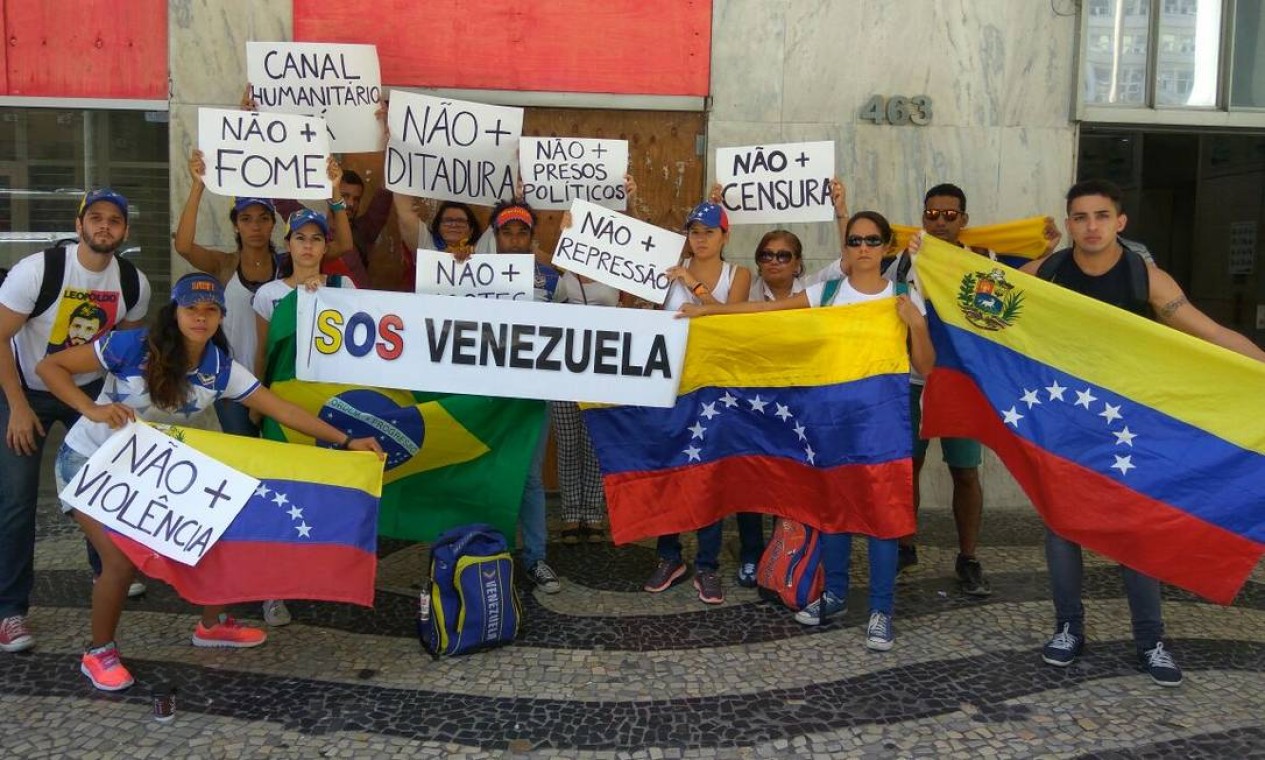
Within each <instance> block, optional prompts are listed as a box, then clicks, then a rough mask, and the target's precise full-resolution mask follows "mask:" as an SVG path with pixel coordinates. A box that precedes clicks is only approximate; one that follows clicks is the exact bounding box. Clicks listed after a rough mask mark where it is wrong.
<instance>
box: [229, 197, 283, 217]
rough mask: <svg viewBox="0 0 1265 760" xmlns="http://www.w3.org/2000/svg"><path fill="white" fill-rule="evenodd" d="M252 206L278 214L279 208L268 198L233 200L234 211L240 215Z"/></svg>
mask: <svg viewBox="0 0 1265 760" xmlns="http://www.w3.org/2000/svg"><path fill="white" fill-rule="evenodd" d="M250 206H263V207H264V208H266V209H268V210H269V211H271V212H272V213H274V214H275V213H277V207H276V206H274V205H273V204H272V201H270V200H268V199H267V198H235V199H234V200H233V210H234V211H236V212H237V213H239V214H240V213H242V212H243V211H245V210H246V209H247V208H249V207H250Z"/></svg>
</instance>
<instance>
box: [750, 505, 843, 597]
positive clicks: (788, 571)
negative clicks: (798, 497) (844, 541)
mask: <svg viewBox="0 0 1265 760" xmlns="http://www.w3.org/2000/svg"><path fill="white" fill-rule="evenodd" d="M820 538H821V531H819V530H817V529H816V528H810V527H808V526H807V525H803V524H801V523H797V522H795V521H794V520H787V519H786V518H783V517H779V518H778V519H777V521H776V522H775V523H774V524H773V536H772V537H771V538H770V539H769V543H768V544H767V545H766V546H765V547H764V554H763V556H761V557H760V564H759V565H758V566H757V567H756V584H757V585H758V586H759V587H760V596H761V597H763V598H765V599H771V600H776V601H780V602H782V604H785V605H786V606H787V607H790V608H791V609H793V610H796V611H798V610H802V609H804V608H805V607H807V606H808V605H809V604H810V603H811V602H813V601H815V600H817V599H819V598H820V597H821V592H822V591H823V590H824V589H825V587H826V574H825V570H824V568H823V567H822V564H821V540H820Z"/></svg>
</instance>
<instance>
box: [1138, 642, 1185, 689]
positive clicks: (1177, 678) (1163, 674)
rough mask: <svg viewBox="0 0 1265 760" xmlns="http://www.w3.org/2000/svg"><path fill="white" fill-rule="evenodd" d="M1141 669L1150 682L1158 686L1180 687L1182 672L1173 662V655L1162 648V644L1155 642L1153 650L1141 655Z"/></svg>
mask: <svg viewBox="0 0 1265 760" xmlns="http://www.w3.org/2000/svg"><path fill="white" fill-rule="evenodd" d="M1142 667H1143V669H1145V670H1146V672H1147V673H1148V674H1149V675H1150V676H1151V680H1152V681H1154V682H1156V683H1157V684H1159V685H1160V686H1168V687H1170V688H1171V687H1174V686H1181V685H1182V671H1181V668H1179V667H1177V663H1176V661H1174V660H1173V653H1172V652H1170V651H1168V650H1167V649H1165V648H1164V642H1162V641H1157V642H1155V648H1153V649H1148V650H1146V651H1145V652H1143V653H1142Z"/></svg>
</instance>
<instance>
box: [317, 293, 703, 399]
mask: <svg viewBox="0 0 1265 760" xmlns="http://www.w3.org/2000/svg"><path fill="white" fill-rule="evenodd" d="M688 335H689V320H688V319H676V315H674V314H670V313H666V312H662V311H647V310H644V309H612V308H608V307H603V306H577V305H567V306H563V305H560V304H551V303H539V302H535V301H499V300H483V299H474V298H449V297H447V296H429V295H417V294H411V293H390V292H386V291H376V290H341V289H338V288H319V289H318V290H316V291H315V292H309V291H307V290H302V289H301V290H300V291H299V304H298V335H297V341H298V346H297V354H296V357H295V359H296V360H295V373H296V374H297V376H298V378H299V379H300V380H311V381H316V382H328V383H348V384H357V385H376V386H382V387H387V388H401V389H405V390H415V391H438V392H448V393H467V394H472V395H476V396H505V397H509V398H532V399H545V400H559V401H591V402H599V403H612V404H636V405H640V406H657V407H670V406H672V405H673V404H675V403H676V391H677V386H678V385H679V384H680V381H681V367H682V365H683V363H684V361H685V341H686V338H687V336H688Z"/></svg>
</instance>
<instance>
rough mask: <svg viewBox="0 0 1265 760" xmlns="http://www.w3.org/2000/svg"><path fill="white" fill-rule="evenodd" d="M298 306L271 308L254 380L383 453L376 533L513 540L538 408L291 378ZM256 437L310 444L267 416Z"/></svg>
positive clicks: (539, 421)
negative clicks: (367, 439) (455, 530)
mask: <svg viewBox="0 0 1265 760" xmlns="http://www.w3.org/2000/svg"><path fill="white" fill-rule="evenodd" d="M297 307H298V296H297V295H296V293H291V294H290V295H288V296H286V297H285V298H284V299H282V300H281V302H279V303H278V304H277V308H276V311H275V312H274V313H273V315H272V323H271V324H270V326H269V330H268V347H267V365H266V366H267V370H266V371H265V373H264V378H263V379H264V381H265V382H266V383H267V384H268V385H269V386H270V387H271V389H272V391H273V392H274V393H276V394H277V395H278V396H280V397H281V398H284V399H286V400H288V401H291V402H293V403H295V404H297V405H299V406H300V407H302V408H304V409H306V410H308V411H309V412H311V413H312V414H315V415H317V416H319V417H320V418H321V419H323V420H325V421H326V422H328V423H329V424H331V425H333V426H334V427H336V428H338V429H339V430H345V431H348V432H349V433H350V434H351V435H353V436H355V437H357V438H359V437H363V436H369V435H372V436H375V437H376V438H377V439H378V442H379V443H380V444H381V445H382V449H383V451H385V452H386V454H387V461H386V473H385V475H384V476H383V486H382V502H381V507H380V511H379V514H378V532H379V533H380V534H382V535H384V536H391V537H393V538H403V539H410V540H415V541H430V540H433V539H434V538H435V536H437V535H438V534H439V533H441V532H443V531H445V530H447V529H449V528H452V527H455V526H458V525H465V524H468V523H475V522H486V523H491V524H492V525H495V526H496V527H497V529H499V530H500V531H501V532H502V533H504V534H505V535H506V536H507V537H509V538H510V540H511V541H512V540H513V537H514V536H515V535H517V525H518V507H519V504H520V503H521V501H522V497H523V483H524V481H525V480H526V478H527V468H528V467H529V466H530V464H531V457H532V453H533V452H534V451H535V448H536V441H537V438H538V437H539V435H540V432H541V427H542V425H543V424H544V415H545V413H546V407H545V403H544V402H543V401H531V400H526V399H505V398H486V397H483V396H462V395H457V394H442V393H417V392H409V391H400V390H391V389H386V388H370V387H366V386H358V385H340V384H336V383H310V382H306V381H303V380H298V379H296V378H295V372H294V360H295V350H296V342H295V316H296V312H297ZM263 434H264V437H265V438H271V439H273V440H277V441H289V442H292V443H306V444H309V445H311V444H314V443H316V442H315V441H313V440H312V439H311V438H309V437H307V436H305V435H303V434H301V433H298V432H296V431H294V430H291V429H289V428H286V427H282V426H281V425H279V424H277V423H276V422H275V421H273V420H271V419H265V420H264V424H263ZM317 445H324V444H317Z"/></svg>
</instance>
